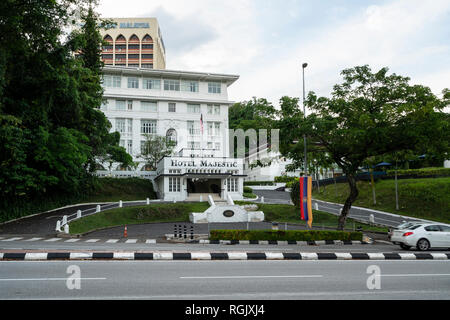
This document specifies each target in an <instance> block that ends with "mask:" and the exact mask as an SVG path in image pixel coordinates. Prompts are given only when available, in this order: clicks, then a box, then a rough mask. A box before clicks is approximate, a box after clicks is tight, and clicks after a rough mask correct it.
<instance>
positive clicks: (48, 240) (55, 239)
mask: <svg viewBox="0 0 450 320" xmlns="http://www.w3.org/2000/svg"><path fill="white" fill-rule="evenodd" d="M60 240H62V238H51V239H47V240H44V241H46V242H56V241H60Z"/></svg>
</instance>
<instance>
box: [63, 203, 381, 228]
mask: <svg viewBox="0 0 450 320" xmlns="http://www.w3.org/2000/svg"><path fill="white" fill-rule="evenodd" d="M258 206H259V210H262V211H264V213H265V216H266V219H265V220H266V221H277V222H280V223H284V222H288V223H297V224H305V222H304V221H301V220H300V219H299V212H298V209H296V208H295V207H294V206H291V205H279V204H259V205H258ZM208 207H209V205H208V203H206V202H202V203H176V204H151V205H150V206H140V207H131V208H130V207H129V208H121V209H114V210H109V211H105V212H101V213H98V214H95V215H92V216H89V217H86V218H83V219H80V220H77V221H74V222H72V223H71V224H70V233H72V234H79V233H85V232H89V231H92V230H95V229H99V228H108V227H116V226H123V225H132V224H144V223H157V222H188V221H189V214H190V213H191V212H203V211H205V210H206V209H207V208H208ZM360 225H361V226H362V227H363V230H371V231H387V229H384V228H376V227H371V226H368V225H362V224H359V223H358V224H355V225H354V224H353V221H352V220H351V219H348V224H347V227H348V228H349V229H353V226H360ZM313 226H316V227H322V226H324V227H332V228H336V227H337V217H336V216H333V215H331V214H329V213H325V212H320V211H314V223H313ZM283 227H284V226H282V225H281V226H280V229H283Z"/></svg>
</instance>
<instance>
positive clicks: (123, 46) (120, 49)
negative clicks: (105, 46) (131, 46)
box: [116, 44, 127, 52]
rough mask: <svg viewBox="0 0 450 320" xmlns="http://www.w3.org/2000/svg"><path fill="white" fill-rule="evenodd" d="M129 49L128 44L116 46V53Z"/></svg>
mask: <svg viewBox="0 0 450 320" xmlns="http://www.w3.org/2000/svg"><path fill="white" fill-rule="evenodd" d="M126 49H127V45H126V44H116V52H117V51H125V50H126Z"/></svg>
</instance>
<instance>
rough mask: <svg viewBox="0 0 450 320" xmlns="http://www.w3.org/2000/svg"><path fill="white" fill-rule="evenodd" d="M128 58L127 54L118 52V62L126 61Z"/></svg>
mask: <svg viewBox="0 0 450 320" xmlns="http://www.w3.org/2000/svg"><path fill="white" fill-rule="evenodd" d="M126 59H127V55H126V54H116V62H125V60H126Z"/></svg>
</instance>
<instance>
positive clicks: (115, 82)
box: [103, 75, 121, 88]
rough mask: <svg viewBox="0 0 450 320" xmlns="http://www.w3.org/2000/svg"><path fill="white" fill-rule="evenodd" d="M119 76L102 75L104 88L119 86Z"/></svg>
mask: <svg viewBox="0 0 450 320" xmlns="http://www.w3.org/2000/svg"><path fill="white" fill-rule="evenodd" d="M120 82H121V81H120V76H109V75H105V76H103V85H104V86H105V87H106V88H120V84H121V83H120Z"/></svg>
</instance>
